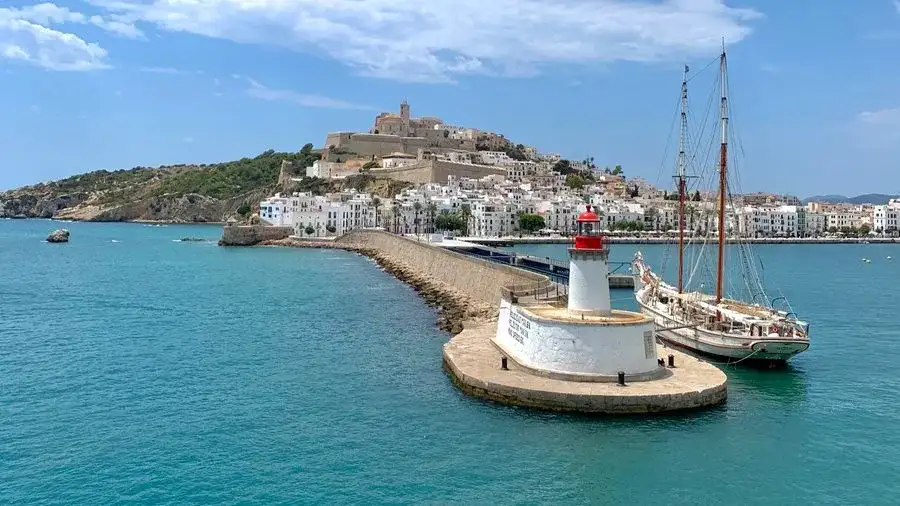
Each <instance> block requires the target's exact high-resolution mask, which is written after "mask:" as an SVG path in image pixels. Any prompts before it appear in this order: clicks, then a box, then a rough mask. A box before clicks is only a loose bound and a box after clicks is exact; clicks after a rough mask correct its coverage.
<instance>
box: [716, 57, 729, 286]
mask: <svg viewBox="0 0 900 506" xmlns="http://www.w3.org/2000/svg"><path fill="white" fill-rule="evenodd" d="M719 71H720V73H721V75H720V77H719V79H720V80H721V81H722V105H721V112H722V123H721V126H720V128H721V130H722V141H721V142H722V143H721V145H720V147H719V264H718V268H717V270H716V302H717V303H718V302H721V301H722V281H723V279H722V278H723V276H724V272H723V271H724V269H725V199H726V198H727V191H728V184H727V173H728V95H727V92H728V81H727V73H726V71H727V62H726V58H725V47H724V43H723V47H722V56H721V57H720V58H719Z"/></svg>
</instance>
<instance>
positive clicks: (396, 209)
mask: <svg viewBox="0 0 900 506" xmlns="http://www.w3.org/2000/svg"><path fill="white" fill-rule="evenodd" d="M391 218H393V222H394V233H395V234H396V233H397V227H399V226H400V206H398V205H397V203H396V202H394V205H392V206H391Z"/></svg>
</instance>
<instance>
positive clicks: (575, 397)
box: [443, 322, 728, 415]
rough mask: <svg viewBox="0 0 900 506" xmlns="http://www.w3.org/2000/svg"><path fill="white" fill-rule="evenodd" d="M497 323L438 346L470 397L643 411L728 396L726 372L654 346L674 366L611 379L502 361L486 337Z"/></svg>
mask: <svg viewBox="0 0 900 506" xmlns="http://www.w3.org/2000/svg"><path fill="white" fill-rule="evenodd" d="M496 331H497V323H496V322H489V323H483V324H478V325H476V326H473V327H471V328H466V329H465V330H463V332H461V333H460V334H458V335H456V336H455V337H454V338H453V339H451V340H450V342H449V343H447V344H445V345H444V351H443V355H444V367H445V368H446V370H447V372H448V374H449V375H450V377H451V379H452V380H453V382H454V383H455V384H456V385H457V386H458V387H459V388H460V389H462V390H463V391H464V392H466V393H468V394H470V395H473V396H475V397H481V398H484V399H488V400H492V401H496V402H500V403H504V404H510V405H515V406H525V407H530V408H538V409H545V410H551V411H569V412H578V413H593V414H617V415H627V414H648V413H666V412H672V411H679V410H687V409H697V408H703V407H709V406H716V405H719V404H722V403H724V402H725V400H726V398H727V397H728V389H727V377H726V376H725V373H723V372H722V371H720V370H719V369H718V368H716V367H715V366H713V365H710V364H707V363H706V362H702V361H700V360H698V359H697V358H695V357H691V356H690V355H686V354H684V353H681V352H678V351H676V350H673V349H672V348H664V347H663V346H661V345H657V352H658V354H659V357H660V358H664V357H667V356H668V355H670V354H671V355H674V356H675V367H674V368H667V369H665V374H663V375H661V377H660V378H659V379H654V380H650V381H635V382H629V383H627V385H626V386H624V387H622V386H619V385H617V384H616V383H604V382H585V381H570V380H564V379H554V378H550V377H546V376H541V375H537V374H534V373H533V372H529V371H528V370H526V369H525V368H523V367H521V366H519V365H517V364H516V363H515V362H514V361H513V360H511V359H510V360H508V368H509V370H506V371H504V370H502V369H501V368H500V359H501V357H502V356H503V355H502V353H501V351H500V350H499V349H498V348H497V347H496V346H495V345H494V344H493V343H492V342H491V339H492V338H493V337H494V335H495V333H496Z"/></svg>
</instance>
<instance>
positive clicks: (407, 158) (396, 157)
mask: <svg viewBox="0 0 900 506" xmlns="http://www.w3.org/2000/svg"><path fill="white" fill-rule="evenodd" d="M417 161H418V160H416V155H410V154H407V153H391V154H390V155H388V156H385V157H382V158H381V168H383V169H396V168H399V167H406V166H409V165H415V164H416V163H417Z"/></svg>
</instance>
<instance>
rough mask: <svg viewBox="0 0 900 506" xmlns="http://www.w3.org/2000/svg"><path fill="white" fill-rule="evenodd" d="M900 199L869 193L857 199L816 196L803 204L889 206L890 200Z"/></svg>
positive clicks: (893, 196)
mask: <svg viewBox="0 0 900 506" xmlns="http://www.w3.org/2000/svg"><path fill="white" fill-rule="evenodd" d="M896 198H900V195H885V194H883V193H867V194H865V195H857V196H855V197H845V196H843V195H815V196H813V197H807V198H805V199H803V203H804V204H806V203H807V202H828V203H831V204H876V205H880V204H887V203H888V201H889V200H891V199H896Z"/></svg>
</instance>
